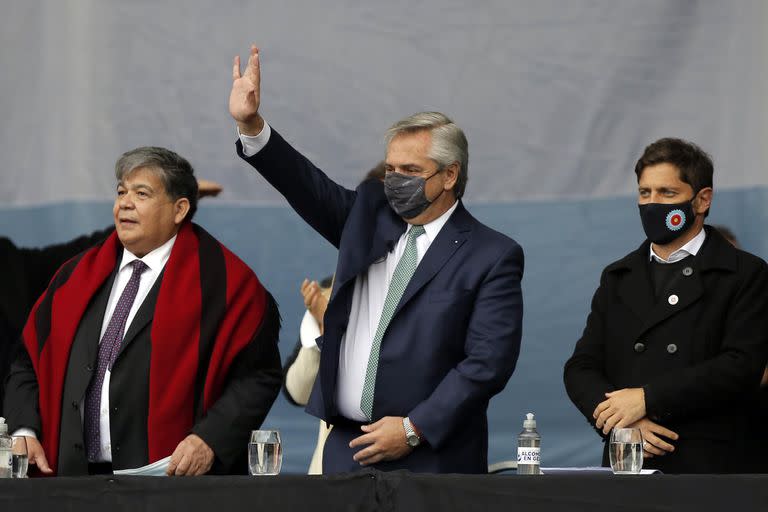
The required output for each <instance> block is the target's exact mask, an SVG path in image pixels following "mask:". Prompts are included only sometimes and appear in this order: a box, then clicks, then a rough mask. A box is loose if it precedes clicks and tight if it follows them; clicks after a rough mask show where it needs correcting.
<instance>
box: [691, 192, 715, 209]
mask: <svg viewBox="0 0 768 512" xmlns="http://www.w3.org/2000/svg"><path fill="white" fill-rule="evenodd" d="M714 193H715V192H714V190H712V187H707V188H703V189H701V190H699V193H698V194H696V197H695V198H694V200H693V210H694V212H695V213H696V215H703V214H704V212H706V211H707V210H709V207H710V206H712V195H713V194H714Z"/></svg>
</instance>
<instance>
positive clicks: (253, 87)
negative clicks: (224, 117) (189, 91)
mask: <svg viewBox="0 0 768 512" xmlns="http://www.w3.org/2000/svg"><path fill="white" fill-rule="evenodd" d="M260 103H261V68H260V65H259V49H258V48H256V45H251V53H250V56H249V57H248V65H247V66H246V67H245V72H244V73H242V74H241V73H240V56H239V55H237V56H235V61H234V63H233V64H232V92H231V93H230V94H229V113H230V114H231V115H232V118H233V119H234V120H235V121H237V127H238V128H239V129H240V133H242V134H243V135H258V134H259V133H260V132H261V129H262V128H263V127H264V120H263V119H262V118H261V116H260V115H259V105H260Z"/></svg>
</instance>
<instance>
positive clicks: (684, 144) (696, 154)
mask: <svg viewBox="0 0 768 512" xmlns="http://www.w3.org/2000/svg"><path fill="white" fill-rule="evenodd" d="M664 163H667V164H672V165H674V166H675V167H676V168H677V170H678V171H679V172H680V180H682V181H683V183H687V184H689V185H690V186H691V188H693V194H694V195H696V194H698V193H699V191H701V190H702V189H705V188H711V187H712V174H713V173H714V166H713V165H712V159H711V158H710V156H709V155H708V154H707V153H706V152H705V151H704V150H703V149H701V148H700V147H699V146H697V145H696V144H694V143H693V142H688V141H686V140H683V139H674V138H664V139H659V140H657V141H656V142H654V143H652V144H650V145H649V146H648V147H646V148H645V151H643V155H642V156H641V157H640V159H639V160H638V161H637V164H635V174H636V175H637V181H638V183H639V182H640V176H641V175H642V174H643V171H644V170H645V168H646V167H650V166H652V165H658V164H664ZM704 215H705V216H706V215H709V210H707V212H706V213H705V214H704Z"/></svg>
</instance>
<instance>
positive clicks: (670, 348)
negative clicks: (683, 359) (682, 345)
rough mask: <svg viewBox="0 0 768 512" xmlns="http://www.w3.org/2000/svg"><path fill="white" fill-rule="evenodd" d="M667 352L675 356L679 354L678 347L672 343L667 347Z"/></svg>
mask: <svg viewBox="0 0 768 512" xmlns="http://www.w3.org/2000/svg"><path fill="white" fill-rule="evenodd" d="M667 352H669V353H670V354H674V353H675V352H677V345H675V344H674V343H670V344H669V345H667Z"/></svg>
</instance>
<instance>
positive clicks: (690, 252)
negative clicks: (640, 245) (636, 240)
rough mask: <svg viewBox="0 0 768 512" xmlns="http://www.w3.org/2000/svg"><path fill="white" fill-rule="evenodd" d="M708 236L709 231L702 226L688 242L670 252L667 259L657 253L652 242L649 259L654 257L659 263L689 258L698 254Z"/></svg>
mask: <svg viewBox="0 0 768 512" xmlns="http://www.w3.org/2000/svg"><path fill="white" fill-rule="evenodd" d="M706 237H707V232H706V231H705V230H704V228H702V229H701V231H699V233H698V234H697V235H696V236H695V237H693V238H691V239H690V240H689V241H688V243H686V244H685V245H684V246H682V247H681V248H679V249H678V250H676V251H675V252H673V253H672V254H670V255H669V258H667V259H666V260H665V259H664V258H662V257H661V256H659V255H658V254H656V251H654V250H653V244H651V245H650V254H649V255H648V260H649V261H650V260H651V259H654V260H656V261H657V262H659V263H676V262H678V261H680V260H682V259H683V258H687V257H688V256H696V255H697V254H698V253H699V250H700V249H701V246H702V245H704V239H705V238H706Z"/></svg>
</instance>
